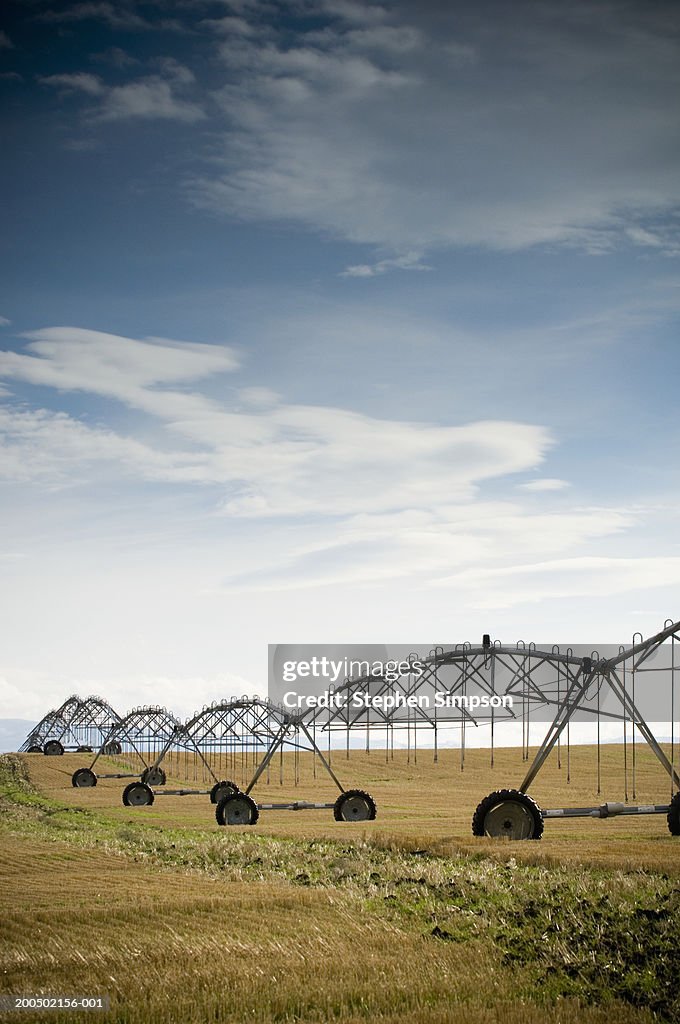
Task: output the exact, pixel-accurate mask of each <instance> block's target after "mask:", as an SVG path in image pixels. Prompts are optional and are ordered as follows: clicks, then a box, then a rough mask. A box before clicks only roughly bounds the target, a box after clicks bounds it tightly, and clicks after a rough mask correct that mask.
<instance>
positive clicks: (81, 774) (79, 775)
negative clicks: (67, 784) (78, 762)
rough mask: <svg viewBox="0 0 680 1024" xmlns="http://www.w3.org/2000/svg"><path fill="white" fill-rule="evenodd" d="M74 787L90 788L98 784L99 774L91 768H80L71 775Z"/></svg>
mask: <svg viewBox="0 0 680 1024" xmlns="http://www.w3.org/2000/svg"><path fill="white" fill-rule="evenodd" d="M71 785H72V786H73V787H74V789H88V788H89V787H91V786H96V785H97V776H96V775H95V773H94V772H93V771H92V769H91V768H78V769H77V770H76V771H74V773H73V775H72V776H71Z"/></svg>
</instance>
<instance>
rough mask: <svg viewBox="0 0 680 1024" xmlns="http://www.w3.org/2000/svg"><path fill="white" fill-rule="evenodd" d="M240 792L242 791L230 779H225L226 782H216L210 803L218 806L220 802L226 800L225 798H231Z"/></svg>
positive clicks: (211, 791)
mask: <svg viewBox="0 0 680 1024" xmlns="http://www.w3.org/2000/svg"><path fill="white" fill-rule="evenodd" d="M240 792H241V790H240V789H239V788H238V786H237V785H236V783H235V782H231V781H230V780H229V779H225V780H224V782H216V783H215V785H214V786H213V788H212V789H211V790H210V803H211V804H218V803H219V802H220V800H224V798H225V796H231V795H232V794H233V793H240Z"/></svg>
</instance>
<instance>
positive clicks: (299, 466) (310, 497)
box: [0, 328, 552, 518]
mask: <svg viewBox="0 0 680 1024" xmlns="http://www.w3.org/2000/svg"><path fill="white" fill-rule="evenodd" d="M27 337H28V338H29V344H28V345H27V353H17V352H4V353H0V376H2V377H3V378H4V379H5V380H12V379H14V380H20V381H24V382H27V383H30V384H33V385H39V386H43V387H50V388H55V389H59V390H60V391H68V390H72V391H85V392H89V393H91V394H98V395H103V396H106V397H109V398H115V399H118V400H119V401H120V402H122V403H124V404H125V405H126V406H128V407H130V408H132V409H135V410H138V411H141V412H144V413H146V414H148V415H150V416H151V417H153V418H154V419H155V420H156V421H158V422H159V423H160V424H161V426H162V428H163V437H164V438H166V443H167V438H168V437H170V438H172V439H174V441H175V443H176V442H177V441H178V440H179V441H181V442H182V443H183V444H184V446H185V448H186V451H185V452H181V453H180V454H179V455H178V456H177V458H178V464H177V465H178V472H179V473H180V474H183V473H185V472H186V461H187V458H188V457H189V456H188V455H187V452H188V453H189V455H190V456H191V458H190V459H189V462H190V465H191V473H192V474H193V478H194V479H195V480H196V481H202V482H203V483H206V484H218V485H223V487H224V489H225V496H224V498H223V499H222V500H221V502H220V508H221V512H222V514H224V515H229V516H233V517H246V518H251V517H280V516H286V515H288V516H300V515H309V514H317V515H322V516H347V515H351V514H353V513H356V512H357V511H361V510H364V511H376V510H381V509H394V508H404V507H413V508H422V507H428V506H429V505H430V504H431V503H432V501H433V494H434V495H436V498H435V499H434V500H436V501H437V502H438V503H445V502H450V501H454V500H455V501H460V500H469V499H470V498H471V497H472V496H473V495H474V493H475V489H476V487H477V485H478V484H479V483H480V482H481V481H483V480H486V479H490V478H493V477H497V476H503V475H505V474H510V473H517V472H521V471H523V470H526V469H532V468H535V467H536V466H538V465H540V463H541V462H542V461H543V459H544V457H545V454H546V452H547V451H548V450H549V448H550V446H551V444H552V439H551V437H550V434H549V432H548V431H547V430H546V429H545V428H544V427H542V426H539V425H534V424H529V423H519V422H508V421H493V420H489V421H477V422H471V423H466V424H463V425H451V426H443V425H439V424H435V423H428V422H418V421H414V420H399V419H379V418H375V417H371V416H368V415H364V414H361V413H357V412H353V411H350V410H347V409H342V408H332V407H327V406H319V405H302V404H292V403H286V402H285V401H282V400H280V399H279V397H278V396H277V395H276V394H275V393H272V392H271V391H269V390H267V389H260V388H249V389H240V390H237V391H235V393H234V394H233V396H232V399H231V401H228V402H217V401H216V400H215V399H213V398H210V397H208V396H206V395H205V394H202V393H201V392H200V391H197V390H192V391H190V390H187V388H186V385H187V384H190V383H196V382H198V381H200V380H205V379H207V378H209V377H212V376H214V375H215V374H219V373H225V372H233V371H234V370H235V369H236V366H237V360H236V357H235V354H234V352H233V351H232V350H231V349H229V348H225V347H221V346H209V345H195V344H187V343H181V342H169V341H167V340H165V339H145V340H137V339H132V338H121V337H118V336H115V335H108V334H103V333H101V332H97V331H90V330H85V329H82V328H81V329H77V328H45V329H42V330H39V331H32V332H30V333H29V334H28V335H27ZM178 385H181V388H182V389H181V390H179V389H178ZM93 440H97V439H93ZM161 447H164V445H163V444H162V443H161ZM197 453H199V454H197ZM164 458H165V456H164ZM142 461H143V460H142ZM154 476H157V469H154Z"/></svg>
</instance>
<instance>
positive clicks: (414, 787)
mask: <svg viewBox="0 0 680 1024" xmlns="http://www.w3.org/2000/svg"><path fill="white" fill-rule="evenodd" d="M532 755H533V751H532ZM636 760H637V770H636V777H637V789H636V792H637V797H636V800H635V801H634V802H636V803H639V804H648V803H664V802H667V801H668V800H669V799H670V785H669V780H668V776H667V775H666V774H665V773H664V771H663V769H662V768H661V766H660V765H659V763H658V761H657V760H656V758H655V757H654V755H653V754H652V752H651V751H650V750H649V749H648V748H647V747H646V746H642V745H640V746H638V749H637V757H636ZM27 761H28V763H29V766H30V772H31V777H32V778H33V780H34V781H35V784H36V785H37V786H38V788H39V789H40V790H41V791H42V792H44V793H46V794H48V795H49V796H52V797H54V798H55V799H58V800H60V801H62V802H64V803H68V804H71V805H73V806H77V807H90V808H96V809H98V810H100V811H104V812H105V813H106V814H107V815H109V816H111V817H112V818H113V819H115V820H118V821H121V822H122V821H125V822H127V821H133V820H136V821H139V820H144V821H146V822H149V823H151V822H153V823H156V824H158V825H159V826H163V825H165V826H168V827H189V828H215V829H217V828H218V826H217V824H216V823H215V819H214V807H213V806H212V805H211V804H210V803H209V801H208V798H207V796H187V797H172V796H168V797H166V796H159V797H158V798H157V799H156V802H155V803H154V805H153V806H152V807H147V808H126V807H123V805H122V802H121V793H122V789H123V787H124V785H125V782H124V781H122V780H102V781H101V782H100V783H99V785H98V786H97V787H96V788H94V789H73V788H72V787H71V774H72V773H73V771H74V770H75V769H76V768H77V767H81V766H83V765H84V764H86V763H87V755H77V754H68V755H65V756H64V757H54V758H48V757H43V756H41V755H32V756H30V757H28V758H27ZM489 761H490V754H489V751H488V750H468V751H467V752H466V755H465V766H464V770H463V771H461V768H460V754H459V751H456V750H452V749H447V750H443V751H440V752H439V761H438V763H437V764H435V763H434V762H433V756H432V751H428V750H422V751H419V752H418V756H417V763H414V762H413V755H411V762H410V763H408V761H407V754H406V752H405V751H395V752H394V759H393V760H392V759H391V760H390V761H389V762H386V760H385V752H384V751H378V750H375V751H371V753H370V754H366V753H365V752H364V751H358V750H352V751H350V756H349V759H347V758H346V756H345V753H344V752H337V751H334V752H333V759H332V766H333V770H334V771H335V772H336V773H337V774H338V776H339V778H340V781H341V782H342V783H343V785H344V786H345V787H346V788H359V789H365V790H367V791H368V792H370V793H371V794H372V796H373V797H374V799H375V801H376V803H377V805H378V817H377V819H376V821H374V822H365V823H362V824H361V825H360V826H359V825H354V826H350V825H345V824H338V823H336V822H334V821H333V817H332V812H331V811H330V810H325V811H324V810H315V811H299V812H291V811H262V813H261V816H260V821H259V822H258V824H257V825H256V826H255V829H256V830H257V831H258V832H259V833H262V834H266V835H274V836H290V837H296V838H313V837H315V836H316V837H320V836H321V837H329V838H330V837H333V838H342V837H343V835H347V836H352V835H357V834H358V833H360V834H365V835H366V836H370V837H375V838H376V839H378V840H379V841H381V842H394V843H402V844H403V843H405V844H409V843H415V844H416V845H417V846H427V848H428V849H430V850H433V851H437V852H443V853H453V852H456V851H467V852H475V853H482V852H483V853H485V854H489V855H491V856H496V855H498V856H501V857H506V856H507V851H506V844H505V843H502V842H500V841H493V840H483V839H477V838H475V837H473V836H472V834H471V829H470V826H471V820H472V814H473V812H474V809H475V807H476V806H477V804H478V803H479V801H480V800H481V799H482V798H483V797H484V796H486V795H487V793H490V792H491V791H493V790H495V789H502V788H513V787H515V786H517V785H518V784H519V782H521V779H522V777H523V775H524V772H525V770H526V767H527V766H526V764H525V763H523V762H522V756H521V751H520V750H518V749H516V748H506V749H501V750H497V751H496V752H495V758H494V762H495V764H494V767H493V768H491V767H490V764H489ZM570 761H571V764H570V769H571V782H570V783H569V784H567V781H566V776H567V769H566V753H565V751H564V750H563V751H562V767H561V768H558V764H557V755H556V753H555V752H554V753H553V755H552V756H551V758H550V759H549V761H548V762H547V764H546V765H545V766H544V768H543V770H542V771H541V773H540V774H539V776H538V778H537V779H536V781H535V783H534V785H533V786H532V788H531V790H530V792H531V795H532V796H533V797H534V799H536V800H537V801H538V803H539V804H540V805H541V806H542V807H544V808H547V807H561V806H569V805H571V806H598V805H599V804H600V803H603V802H604V801H605V800H622V799H623V797H624V785H623V753H622V750H621V747H620V746H617V745H613V744H612V745H606V746H603V747H602V748H601V780H602V787H601V793H600V794H599V795H598V794H597V792H596V789H597V784H596V778H597V765H596V751H595V749H594V748H593V747H586V746H582V747H572V748H571V757H570ZM628 761H629V765H628V768H629V772H628V774H629V796H631V800H630V802H631V803H632V802H633V801H632V787H631V781H630V748H629V750H628ZM285 762H286V763H285V767H284V785H283V786H281V785H280V784H279V782H278V768H277V773H276V778H275V777H274V775H275V773H274V772H272V780H271V782H270V784H269V785H267V784H266V783H258V785H257V787H256V789H255V790H254V791H253V796H254V797H255V799H256V800H257V801H259V802H262V803H266V802H270V801H272V802H274V801H279V800H287V799H290V800H296V799H299V800H309V801H312V802H314V801H322V800H328V801H329V802H332V801H333V800H335V798H336V796H337V790H336V789H335V787H334V785H333V783H332V781H331V779H330V778H329V777H328V775H327V774H326V772H325V771H324V769H323V768H322V767H321V766H320V765H318V764H317V777H316V779H314V778H313V776H312V766H311V758H310V756H309V755H306V756H302V757H301V758H300V782H299V785H297V786H296V785H294V774H293V755H292V754H286V755H285ZM99 765H100V766H102V770H103V765H104V762H103V760H102V761H100V762H99ZM107 767H108V770H113V767H112V765H108V766H107ZM225 774H226V772H225ZM234 774H236V773H234V772H233V771H232V775H234ZM235 781H236V782H238V783H241V782H242V781H243V780H242V779H241V778H236V779H235ZM186 785H187V783H186V781H185V780H183V779H169V780H168V786H167V787H166V788H172V787H173V786H175V787H179V786H186ZM197 785H198V786H199V787H200V786H203V785H204V784H203V783H202V782H199V783H197ZM512 852H513V856H515V857H518V858H520V859H522V860H524V861H527V862H530V863H538V862H540V863H546V864H560V863H578V864H584V865H599V866H603V867H609V868H621V869H624V870H635V869H637V868H640V867H644V868H647V869H649V870H655V871H664V872H666V873H669V874H673V875H678V874H680V858H679V857H678V840H677V839H676V838H674V837H673V836H671V835H670V833H669V832H668V828H667V825H666V818H665V815H658V816H641V817H624V818H610V819H607V820H597V819H588V818H585V819H575V820H572V821H557V820H554V819H553V820H549V821H546V824H545V832H544V836H543V839H542V840H541V842H540V843H519V844H514V845H513V851H512Z"/></svg>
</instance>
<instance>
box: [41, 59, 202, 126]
mask: <svg viewBox="0 0 680 1024" xmlns="http://www.w3.org/2000/svg"><path fill="white" fill-rule="evenodd" d="M158 63H159V64H160V67H161V71H162V73H161V74H158V75H146V76H143V77H141V78H137V79H135V80H134V81H131V82H125V83H124V84H122V85H108V84H107V83H106V82H104V81H103V79H102V78H101V77H100V76H98V75H93V74H90V73H89V72H82V71H80V72H75V73H72V74H71V73H69V74H58V75H45V76H43V77H41V78H40V79H39V81H40V82H41V84H42V85H45V86H48V87H51V88H54V89H59V90H60V91H61V92H62V93H63V92H66V93H81V94H83V95H85V96H88V97H92V98H93V99H96V100H98V104H97V106H96V107H92V108H89V109H88V110H87V112H86V113H87V116H88V117H89V119H90V120H93V121H98V122H104V121H124V120H134V119H138V120H154V119H157V120H167V121H178V122H184V123H186V124H194V123H196V122H197V121H202V120H204V119H205V118H206V116H207V115H206V113H205V111H204V110H203V107H202V106H201V105H200V104H199V103H196V102H194V101H193V100H191V99H189V98H187V97H186V96H185V95H182V92H183V90H185V89H187V87H191V85H192V84H193V82H194V75H193V72H192V71H190V70H189V68H187V67H184V65H182V64H180V63H178V62H177V61H175V60H172V59H168V58H166V59H165V60H161V61H159V62H158Z"/></svg>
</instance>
